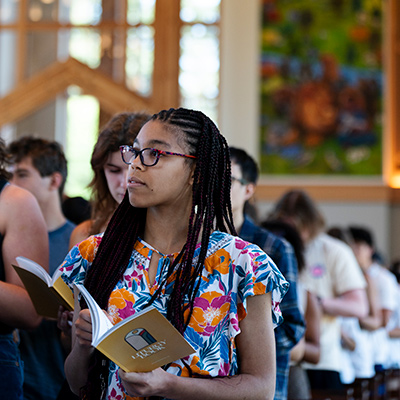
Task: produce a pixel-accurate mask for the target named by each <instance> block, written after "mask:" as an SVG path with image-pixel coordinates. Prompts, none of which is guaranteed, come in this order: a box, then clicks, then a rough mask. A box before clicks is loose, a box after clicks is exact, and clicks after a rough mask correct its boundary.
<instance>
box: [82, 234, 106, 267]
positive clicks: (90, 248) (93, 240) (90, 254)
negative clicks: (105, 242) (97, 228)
mask: <svg viewBox="0 0 400 400" xmlns="http://www.w3.org/2000/svg"><path fill="white" fill-rule="evenodd" d="M100 242H101V238H99V237H97V236H90V237H89V238H87V239H86V240H84V241H83V242H81V243H79V245H78V248H79V253H80V254H81V256H82V257H83V258H84V259H85V260H87V261H89V262H92V261H93V259H94V256H95V255H96V251H97V247H98V246H99V244H100Z"/></svg>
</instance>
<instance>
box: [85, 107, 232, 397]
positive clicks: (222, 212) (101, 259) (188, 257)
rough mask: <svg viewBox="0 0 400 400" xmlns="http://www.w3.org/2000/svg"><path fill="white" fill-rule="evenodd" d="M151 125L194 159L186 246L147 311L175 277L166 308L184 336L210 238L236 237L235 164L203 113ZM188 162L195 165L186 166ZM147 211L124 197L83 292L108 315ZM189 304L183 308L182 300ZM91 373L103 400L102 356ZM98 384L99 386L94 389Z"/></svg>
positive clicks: (173, 115)
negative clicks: (175, 138) (218, 234)
mask: <svg viewBox="0 0 400 400" xmlns="http://www.w3.org/2000/svg"><path fill="white" fill-rule="evenodd" d="M151 120H153V121H159V122H161V123H163V124H165V126H166V128H167V129H170V131H171V132H176V134H178V135H181V136H182V137H184V138H185V141H186V145H187V147H188V153H189V154H190V155H194V156H196V161H195V162H196V166H195V170H194V176H193V178H194V183H193V188H192V192H193V193H192V194H193V200H192V208H191V213H190V217H189V224H188V236H187V240H186V243H185V245H184V247H183V249H182V251H181V252H180V254H179V255H178V257H177V258H176V259H175V260H174V262H173V263H172V264H171V266H170V267H169V270H168V273H167V277H166V279H165V280H164V281H163V282H159V289H158V290H157V291H156V292H155V293H154V295H153V297H152V299H151V300H150V302H149V305H150V304H151V303H152V302H153V301H154V300H155V299H156V298H157V297H158V296H160V295H161V293H162V288H163V287H164V286H165V285H166V282H167V280H168V278H170V277H171V275H172V274H173V273H174V274H175V275H174V284H173V289H172V293H171V295H170V298H169V301H168V304H167V318H168V320H169V321H170V322H171V323H172V324H173V325H174V326H175V327H176V328H177V329H178V330H179V331H180V332H181V333H183V332H184V331H185V329H186V327H187V325H188V323H189V321H190V318H191V315H192V312H193V305H194V299H195V297H196V293H197V290H198V287H199V285H200V281H201V279H198V278H199V277H200V276H201V274H202V271H203V268H204V261H205V258H206V255H207V249H208V244H209V238H210V235H211V233H212V231H213V230H214V229H217V230H220V231H222V232H230V233H232V234H235V235H236V231H235V228H234V225H233V217H232V209H231V200H230V196H231V162H230V157H229V147H228V145H227V142H226V140H225V138H224V137H223V136H222V135H221V134H220V132H219V130H218V128H217V127H216V125H215V124H214V123H213V122H212V121H211V120H210V119H209V118H208V117H207V116H206V115H204V114H203V113H202V112H200V111H194V110H188V109H185V108H179V109H173V108H171V109H169V110H163V111H160V112H159V113H158V114H155V115H153V116H152V118H151ZM187 162H193V161H191V160H187ZM145 223H146V209H139V208H136V207H133V206H132V205H131V204H130V203H129V197H128V196H127V195H126V196H125V198H124V200H123V201H122V202H121V204H120V205H119V207H118V208H117V210H116V211H115V213H114V215H113V216H112V218H111V220H110V223H109V224H108V227H107V229H106V231H105V233H104V236H103V239H102V241H101V244H100V245H99V248H98V250H97V254H96V257H95V258H94V260H93V263H92V266H91V268H90V269H89V270H88V272H87V276H86V280H85V286H86V287H87V289H88V290H89V292H90V293H91V294H92V296H93V297H94V299H95V300H96V301H97V303H98V304H99V306H100V307H101V308H103V309H107V305H108V300H109V297H110V295H111V292H112V290H113V289H114V288H115V286H116V284H117V282H118V281H119V280H120V279H121V278H122V276H123V273H124V271H125V270H126V267H127V265H128V262H129V258H130V256H131V254H132V251H133V247H134V244H135V242H136V240H137V238H138V236H140V235H142V234H143V232H144V228H145ZM200 235H201V240H200V243H201V245H200V252H199V257H198V260H197V263H196V265H193V264H192V263H193V258H194V252H195V249H196V245H197V243H198V242H199V239H200ZM185 295H187V296H188V298H189V302H188V304H187V305H186V306H185V307H184V306H183V304H184V297H185ZM95 354H96V355H95V359H94V363H93V365H92V368H90V370H89V376H88V385H87V386H86V389H87V390H85V392H86V396H85V397H86V398H91V399H92V398H93V399H94V398H99V397H98V394H97V397H96V395H95V392H96V390H97V388H98V387H99V384H98V375H99V368H100V366H99V364H100V359H101V357H102V356H101V355H100V354H99V353H98V352H95ZM96 382H97V384H96Z"/></svg>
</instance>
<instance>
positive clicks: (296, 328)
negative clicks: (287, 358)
mask: <svg viewBox="0 0 400 400" xmlns="http://www.w3.org/2000/svg"><path fill="white" fill-rule="evenodd" d="M284 243H285V247H283V249H284V251H282V254H281V257H280V259H279V260H276V262H275V260H273V261H274V262H275V264H276V266H277V267H278V269H279V271H280V272H281V273H282V274H283V276H284V277H285V279H286V280H287V281H288V282H289V284H290V285H289V290H288V291H287V292H286V294H285V296H284V297H283V299H282V302H281V303H280V305H279V307H280V309H281V312H282V317H283V323H282V324H281V325H279V326H278V327H277V328H276V329H275V341H276V352H277V355H280V354H287V353H288V352H289V351H290V350H291V349H292V348H293V347H294V346H295V345H296V343H298V342H299V341H300V339H301V338H302V337H303V336H304V332H305V329H306V328H305V323H304V318H303V315H302V313H301V311H300V309H299V303H298V296H297V279H298V274H297V261H296V258H295V256H294V252H293V250H292V247H291V245H290V244H288V243H286V242H284ZM267 254H268V253H267ZM272 257H273V256H272Z"/></svg>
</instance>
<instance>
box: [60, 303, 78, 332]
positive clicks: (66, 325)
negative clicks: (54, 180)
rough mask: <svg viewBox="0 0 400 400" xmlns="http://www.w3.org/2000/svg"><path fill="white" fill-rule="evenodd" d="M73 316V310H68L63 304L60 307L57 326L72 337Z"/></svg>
mask: <svg viewBox="0 0 400 400" xmlns="http://www.w3.org/2000/svg"><path fill="white" fill-rule="evenodd" d="M73 317H74V312H73V311H68V310H66V309H65V308H64V307H63V306H60V307H59V309H58V316H57V327H58V329H60V330H61V332H62V333H63V334H64V335H65V336H67V337H71V327H72V319H73Z"/></svg>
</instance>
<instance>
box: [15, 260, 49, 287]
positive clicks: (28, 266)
mask: <svg viewBox="0 0 400 400" xmlns="http://www.w3.org/2000/svg"><path fill="white" fill-rule="evenodd" d="M16 260H17V263H18V265H19V266H20V267H21V268H23V269H25V270H27V271H29V272H31V273H32V274H35V275H36V276H37V277H39V278H40V279H41V280H42V281H43V282H45V283H46V284H47V286H49V287H50V286H51V278H50V275H49V274H48V273H47V271H46V270H45V269H44V268H43V267H42V266H40V265H39V264H38V263H36V262H35V261H33V260H30V259H29V258H26V257H22V256H20V257H16Z"/></svg>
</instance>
